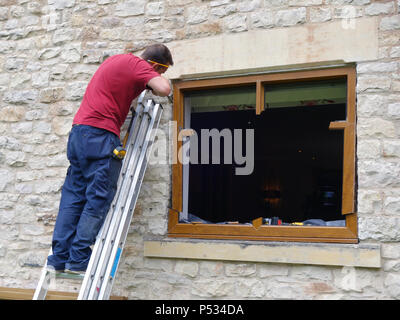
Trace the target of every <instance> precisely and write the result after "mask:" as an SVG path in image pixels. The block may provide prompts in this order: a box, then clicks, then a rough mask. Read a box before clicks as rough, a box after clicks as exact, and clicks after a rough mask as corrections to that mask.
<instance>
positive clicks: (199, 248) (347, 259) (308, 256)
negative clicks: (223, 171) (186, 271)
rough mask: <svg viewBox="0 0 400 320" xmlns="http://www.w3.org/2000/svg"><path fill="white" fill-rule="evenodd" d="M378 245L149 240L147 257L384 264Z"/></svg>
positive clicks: (349, 264) (353, 265)
mask: <svg viewBox="0 0 400 320" xmlns="http://www.w3.org/2000/svg"><path fill="white" fill-rule="evenodd" d="M380 252H381V250H380V245H379V244H332V243H328V244H327V243H283V242H254V241H225V240H224V241H219V240H197V239H190V240H186V239H185V240H182V239H179V240H175V239H163V240H147V241H145V242H144V256H145V257H148V258H174V259H199V260H219V261H221V260H227V261H243V262H269V263H288V264H312V265H329V266H348V267H364V268H380V267H381V253H380Z"/></svg>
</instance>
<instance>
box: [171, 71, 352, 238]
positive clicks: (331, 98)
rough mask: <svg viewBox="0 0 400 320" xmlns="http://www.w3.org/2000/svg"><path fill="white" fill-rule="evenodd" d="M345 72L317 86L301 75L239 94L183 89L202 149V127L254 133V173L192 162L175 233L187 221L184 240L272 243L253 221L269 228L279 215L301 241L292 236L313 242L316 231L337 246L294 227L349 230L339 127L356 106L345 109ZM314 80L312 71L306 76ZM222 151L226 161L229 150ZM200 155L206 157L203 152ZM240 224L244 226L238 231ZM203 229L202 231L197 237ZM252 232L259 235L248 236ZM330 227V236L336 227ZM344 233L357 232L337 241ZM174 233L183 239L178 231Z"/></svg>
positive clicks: (226, 88)
mask: <svg viewBox="0 0 400 320" xmlns="http://www.w3.org/2000/svg"><path fill="white" fill-rule="evenodd" d="M341 71H342V70H337V73H338V74H341V73H342V72H341ZM350 71H351V70H350ZM348 72H349V70H345V71H344V72H343V74H342V76H341V77H338V76H335V77H332V78H331V77H330V76H328V77H321V79H315V78H313V79H312V81H309V80H308V79H307V77H305V79H304V81H302V82H301V81H300V82H299V81H298V78H294V79H295V80H296V81H293V82H290V81H285V82H284V83H275V81H271V82H269V81H266V82H263V81H262V80H263V79H262V77H261V78H257V79H256V81H254V82H255V85H250V86H249V85H247V86H246V85H243V86H242V87H239V90H237V89H238V88H236V87H235V86H232V87H229V86H227V85H224V88H223V89H219V88H217V89H213V90H210V89H208V88H206V89H205V90H199V88H196V91H193V92H191V91H190V90H186V91H185V90H182V91H181V92H179V93H180V95H181V96H183V94H185V101H186V102H187V101H188V100H189V101H190V100H192V101H190V103H189V104H190V111H188V108H187V106H186V107H185V111H186V113H185V127H186V128H189V127H190V128H191V129H193V130H194V131H195V132H196V133H197V137H200V139H199V140H200V142H199V145H200V144H201V134H200V132H201V130H203V129H209V130H211V129H218V130H219V131H222V130H224V129H229V130H234V129H242V130H247V129H253V130H254V133H255V134H254V138H255V141H254V144H255V145H254V170H253V172H252V173H251V174H250V175H244V176H238V175H235V174H234V169H235V167H236V166H237V164H235V163H228V164H226V163H225V164H224V163H222V164H212V163H211V162H210V163H206V164H202V163H196V164H189V165H188V166H189V168H186V169H188V170H186V179H183V180H184V181H182V182H183V183H186V191H187V192H186V196H184V197H183V198H184V199H181V200H183V201H184V202H185V201H186V202H187V203H186V206H185V205H184V207H185V209H186V212H184V215H183V217H184V219H182V215H181V222H179V215H178V216H176V214H175V222H174V219H170V231H171V230H172V229H173V228H171V222H172V223H175V224H176V227H178V229H179V226H178V225H181V226H183V225H185V224H186V228H183V229H182V228H181V229H182V230H190V229H191V230H190V232H187V233H186V234H187V235H186V236H195V237H196V236H197V237H214V236H212V235H211V234H212V233H213V232H214V233H217V232H218V233H222V235H221V234H216V235H215V237H217V238H218V237H219V236H222V237H225V238H226V237H228V238H229V237H233V238H235V237H238V236H239V237H240V236H244V237H246V236H249V235H250V238H252V237H254V236H255V235H257V236H256V237H259V238H260V239H262V238H265V239H268V238H271V234H270V232H268V227H267V226H266V225H265V224H264V225H261V228H254V219H257V218H262V221H264V223H271V220H274V218H275V217H279V220H280V221H282V227H281V228H284V227H283V226H285V225H288V226H291V228H292V230H294V229H296V231H294V233H295V234H296V236H291V237H292V238H293V239H298V238H301V237H304V238H306V239H310V238H309V236H308V235H309V234H315V235H316V238H318V237H320V236H321V235H322V237H321V239H322V238H324V239H325V241H336V240H326V239H327V237H326V236H324V232H322V234H321V233H320V234H318V230H320V228H317V229H318V230H317V229H316V231H317V233H315V232H311V233H310V232H309V231H306V230H308V228H305V227H300V228H297V227H292V226H293V225H298V224H297V222H299V221H301V222H308V223H307V225H318V226H321V225H324V224H323V223H324V222H326V221H330V222H338V223H337V224H329V223H327V224H326V223H325V225H330V226H332V225H334V226H342V227H345V226H346V224H345V219H346V216H343V215H342V211H343V208H342V203H343V201H342V200H343V198H346V197H345V196H344V195H343V188H342V186H343V183H344V179H343V177H345V176H346V172H344V171H346V169H345V170H344V168H343V164H344V163H345V161H343V158H344V157H345V156H346V155H345V154H344V152H343V150H345V149H346V148H345V146H344V141H345V139H344V136H345V135H344V132H345V131H344V130H340V128H341V125H340V124H341V123H345V122H346V121H347V119H348V116H349V114H348V113H349V111H351V112H354V108H350V109H351V110H349V109H348V108H347V106H348V104H349V97H348V91H349V90H348V84H349V77H346V75H347V73H348ZM323 73H324V72H322V74H323ZM329 73H330V72H329V71H328V72H327V74H329ZM311 75H312V72H310V73H309V76H311ZM283 77H284V76H282V78H283ZM244 78H245V77H244ZM244 78H243V79H244ZM317 78H318V76H317ZM251 80H252V79H251ZM267 80H268V79H267ZM245 81H246V80H245V79H244V82H245ZM228 82H229V81H228ZM235 82H236V79H235ZM252 82H253V81H252ZM260 83H262V86H260ZM260 87H261V88H262V90H260ZM235 89H236V90H235ZM230 93H231V94H230ZM232 93H233V94H232ZM260 94H262V97H260ZM180 95H178V97H179V96H180ZM181 101H183V99H182V100H181ZM260 102H262V103H263V105H262V106H261V107H260V106H259V105H257V104H259V103H260ZM235 103H236V104H235ZM181 107H182V106H181ZM257 110H262V111H263V112H256V111H257ZM188 113H189V114H188ZM257 113H258V114H257ZM189 115H190V118H189V117H188V116H189ZM188 119H189V120H188ZM188 124H190V126H188ZM338 128H339V130H331V129H338ZM221 140H224V138H221ZM245 143H246V141H245V140H243V144H245ZM221 145H222V143H221ZM232 148H233V146H232ZM219 151H220V155H222V156H223V155H224V148H223V147H221V148H220V150H219ZM199 153H200V155H201V151H199ZM211 154H212V153H211ZM350 157H351V155H350ZM222 158H223V157H222ZM175 169H176V168H175ZM183 176H184V175H183ZM183 178H185V177H183ZM353 187H354V186H353ZM347 188H348V187H347ZM181 212H182V210H181ZM173 214H174V213H173V212H172V215H173ZM353 217H354V215H353ZM353 217H350V216H349V218H347V219H348V222H347V226H346V227H345V228H347V229H348V227H349V226H350V224H351V225H353V224H354V222H351V223H350V222H349V221H353V220H352V219H353ZM252 222H253V225H252V226H251V227H250V226H249V224H250V225H251V224H252ZM199 223H200V224H199ZM233 223H234V224H235V226H236V228H237V229H236V230H235V229H232V227H233V228H235V226H233V225H232V224H233ZM227 224H228V227H229V228H231V230H230V231H227V230H228V229H229V228H225V229H218V228H217V229H215V228H208V229H207V230H206V227H207V226H208V227H212V226H214V227H215V226H219V227H221V226H222V227H226V225H227ZM194 226H195V227H194ZM240 226H243V227H246V228H247V229H246V228H238V227H240ZM258 226H259V225H258ZM202 227H204V228H203V231H205V234H201V233H202V232H203V231H200V232H199V230H200V229H202ZM199 228H200V229H199ZM249 228H253V229H257V230H256V232H253V231H254V230H252V231H250V232H248V231H249V230H250V229H249ZM269 228H271V227H269ZM301 228H303V232H302V230H300V229H301ZM314 228H315V227H314ZM175 229H176V228H175ZM289 229H290V228H289ZM328 229H329V232H330V233H332V232H331V231H333V230H331V229H330V228H328ZM336 229H341V228H336ZM353 229H354V227H353ZM211 230H214V231H211ZM215 230H218V231H215ZM234 230H235V231H234ZM260 230H261V231H260ZM221 231H222V232H221ZM282 231H284V232H283V233H282V234H281V235H279V232H274V234H273V238H274V239H278V240H281V239H280V237H282V239H289V238H290V237H289V238H288V236H290V234H291V233H293V231H291V230H286V229H285V230H284V229H282ZM342 231H344V230H342ZM196 233H197V235H196ZM199 233H200V234H199ZM301 233H304V234H301ZM342 234H347V236H346V237H350V238H351V236H353V238H354V231H353V230H352V231H351V232H350V233H348V232H338V233H337V235H333V238H335V237H337V238H338V239H339V240H337V241H339V242H340V241H341V240H340V239H341V238H342V237H343V235H342ZM170 235H172V236H178V235H176V234H175V233H174V232H170ZM330 236H331V235H330ZM276 237H278V238H276ZM329 239H330V238H329ZM314 240H315V239H314ZM316 241H318V240H316ZM320 241H324V240H320ZM351 241H352V242H354V241H355V240H351Z"/></svg>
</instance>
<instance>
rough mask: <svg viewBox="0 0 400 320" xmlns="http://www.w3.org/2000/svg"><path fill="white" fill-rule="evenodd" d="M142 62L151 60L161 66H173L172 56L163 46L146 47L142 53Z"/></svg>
mask: <svg viewBox="0 0 400 320" xmlns="http://www.w3.org/2000/svg"><path fill="white" fill-rule="evenodd" d="M141 56H142V58H143V59H144V60H152V61H154V62H159V63H162V64H168V65H171V66H172V65H173V64H174V61H173V60H172V55H171V52H170V51H169V49H168V48H167V47H166V46H165V45H163V44H152V45H150V46H148V47H147V48H146V49H145V50H144V51H143V53H142V55H141Z"/></svg>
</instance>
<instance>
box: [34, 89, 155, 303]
mask: <svg viewBox="0 0 400 320" xmlns="http://www.w3.org/2000/svg"><path fill="white" fill-rule="evenodd" d="M144 97H145V91H144V92H143V93H142V94H141V95H140V96H139V98H138V101H137V107H136V109H135V113H134V115H133V116H132V117H133V118H132V119H131V122H130V124H129V128H128V132H127V135H128V136H127V138H125V140H124V147H125V148H126V155H125V158H124V160H123V162H122V166H121V172H120V175H119V178H118V182H117V192H116V194H115V196H114V199H113V201H112V203H111V206H110V209H109V212H108V213H107V216H106V218H105V221H104V223H103V226H102V228H101V229H100V231H99V233H98V235H97V237H96V242H95V244H94V246H93V251H92V255H91V258H90V260H89V264H88V267H87V270H86V273H85V276H84V278H83V281H82V285H81V289H80V291H79V295H78V300H95V299H99V300H101V299H108V298H109V297H110V294H111V290H112V285H113V283H114V279H115V275H116V272H117V269H118V266H119V262H120V258H121V254H122V250H123V248H124V245H125V241H126V238H127V234H128V231H129V226H130V224H131V221H132V217H133V213H134V209H135V206H136V201H137V199H138V195H139V192H140V188H141V184H142V181H143V177H144V173H145V170H146V167H147V164H148V160H149V159H148V154H149V152H150V150H151V147H152V145H153V142H154V139H155V134H156V133H155V131H156V130H154V129H156V128H157V127H158V125H159V123H160V119H161V114H162V109H163V108H162V106H161V105H160V104H158V103H157V104H155V103H154V101H153V100H151V99H148V100H147V101H145V99H144ZM125 143H126V146H125ZM51 253H52V250H51V248H50V251H49V255H51ZM53 275H55V273H54V274H53V273H50V272H49V271H48V270H47V261H46V263H45V265H44V267H43V270H42V273H41V276H40V280H39V282H38V286H37V288H36V290H35V293H34V296H33V300H44V299H45V298H46V294H47V290H48V287H49V284H50V280H51V277H52V276H53Z"/></svg>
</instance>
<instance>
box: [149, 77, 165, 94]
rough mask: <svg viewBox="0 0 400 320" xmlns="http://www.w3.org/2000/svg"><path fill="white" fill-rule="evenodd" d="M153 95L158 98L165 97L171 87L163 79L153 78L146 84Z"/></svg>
mask: <svg viewBox="0 0 400 320" xmlns="http://www.w3.org/2000/svg"><path fill="white" fill-rule="evenodd" d="M147 86H149V87H150V88H151V89H152V91H153V93H154V94H156V95H157V96H160V97H166V96H168V95H169V94H170V93H171V86H170V84H169V81H168V80H167V79H166V78H164V77H161V76H159V77H154V78H152V79H151V80H150V81H149V82H148V83H147Z"/></svg>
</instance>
